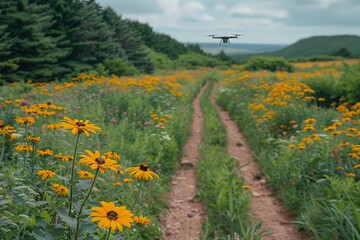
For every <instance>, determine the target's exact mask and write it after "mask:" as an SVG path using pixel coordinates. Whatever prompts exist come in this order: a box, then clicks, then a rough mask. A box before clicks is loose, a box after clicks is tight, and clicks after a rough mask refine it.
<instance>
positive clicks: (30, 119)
mask: <svg viewBox="0 0 360 240" xmlns="http://www.w3.org/2000/svg"><path fill="white" fill-rule="evenodd" d="M15 122H16V123H17V124H19V125H27V126H31V125H33V124H34V123H35V118H33V117H23V118H22V117H18V118H15Z"/></svg>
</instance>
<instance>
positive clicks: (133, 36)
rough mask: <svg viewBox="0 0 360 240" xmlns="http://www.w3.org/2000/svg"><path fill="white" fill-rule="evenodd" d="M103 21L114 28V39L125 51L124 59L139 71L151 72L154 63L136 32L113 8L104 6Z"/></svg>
mask: <svg viewBox="0 0 360 240" xmlns="http://www.w3.org/2000/svg"><path fill="white" fill-rule="evenodd" d="M103 17H104V20H105V22H106V23H107V24H108V25H109V27H110V28H112V29H114V30H115V39H116V41H118V42H119V43H120V44H121V47H122V48H123V50H124V51H125V56H124V58H125V60H127V61H128V62H129V64H130V65H133V66H134V67H136V68H137V69H139V70H140V71H141V72H145V73H151V72H152V71H153V70H154V64H153V63H152V61H151V59H150V58H149V57H148V53H147V52H146V49H145V46H144V43H143V41H142V40H141V38H140V37H139V36H138V34H137V33H136V32H134V31H132V30H131V29H130V27H129V26H128V25H127V23H126V21H124V20H122V19H121V17H120V16H118V15H117V14H116V13H115V12H114V10H112V9H111V8H106V9H105V10H104V12H103Z"/></svg>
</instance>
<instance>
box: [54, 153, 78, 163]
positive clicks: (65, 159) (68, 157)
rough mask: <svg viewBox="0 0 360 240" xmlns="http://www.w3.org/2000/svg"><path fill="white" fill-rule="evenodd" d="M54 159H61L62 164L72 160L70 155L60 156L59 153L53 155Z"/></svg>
mask: <svg viewBox="0 0 360 240" xmlns="http://www.w3.org/2000/svg"><path fill="white" fill-rule="evenodd" d="M54 158H57V159H61V161H63V162H67V161H71V160H73V158H74V157H73V156H71V155H62V154H61V153H59V154H56V155H54Z"/></svg>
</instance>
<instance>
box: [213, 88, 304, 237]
mask: <svg viewBox="0 0 360 240" xmlns="http://www.w3.org/2000/svg"><path fill="white" fill-rule="evenodd" d="M216 88H217V85H215V86H214V88H213V91H212V98H211V101H212V103H213V104H214V105H215V106H216V108H217V111H218V114H219V116H220V118H221V121H222V122H223V123H224V125H225V126H226V134H227V143H228V146H227V150H228V153H229V155H230V156H231V157H233V158H234V159H237V160H238V161H239V162H240V164H241V165H243V164H246V163H248V162H250V163H249V164H247V165H246V166H245V167H243V168H242V169H241V170H240V174H241V176H242V177H243V178H244V179H245V181H246V184H247V185H250V186H251V187H252V189H251V191H252V196H251V204H250V208H251V213H252V214H253V215H254V217H255V219H257V220H259V221H261V222H262V229H267V230H270V232H271V235H270V236H266V237H263V238H262V239H264V240H298V239H305V238H304V236H303V235H302V234H300V233H299V232H298V231H297V230H296V227H295V226H294V224H292V223H291V222H292V221H293V217H292V216H291V215H290V214H289V213H288V212H287V211H286V210H285V209H284V207H283V206H282V205H281V204H280V203H279V202H278V201H277V199H276V198H275V197H273V196H272V190H271V188H270V187H268V186H266V185H265V183H266V179H265V178H263V179H261V180H256V179H255V177H256V176H261V170H260V168H259V166H258V164H257V163H256V162H255V161H254V159H253V156H252V153H251V151H250V150H249V147H248V144H247V141H246V139H245V137H244V136H243V134H242V133H241V131H240V130H239V128H238V127H237V125H236V123H235V122H234V121H233V120H231V118H230V116H229V114H228V112H226V111H225V110H223V109H222V108H221V107H220V106H218V105H217V103H216V101H215V92H216Z"/></svg>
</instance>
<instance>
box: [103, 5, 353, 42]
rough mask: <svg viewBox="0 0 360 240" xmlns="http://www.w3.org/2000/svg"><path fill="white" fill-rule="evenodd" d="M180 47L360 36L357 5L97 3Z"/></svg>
mask: <svg viewBox="0 0 360 240" xmlns="http://www.w3.org/2000/svg"><path fill="white" fill-rule="evenodd" d="M96 1H97V2H98V3H99V4H100V5H102V6H103V7H107V6H110V7H111V8H112V9H114V10H115V11H116V12H117V13H118V14H119V15H121V16H122V17H123V18H127V19H132V20H137V21H140V22H144V23H145V22H146V23H148V24H149V25H150V26H151V27H152V28H153V30H154V31H156V32H159V33H164V34H168V35H170V36H171V37H172V38H175V39H176V40H178V41H180V42H183V43H202V42H216V41H218V39H211V38H210V37H208V35H209V34H219V35H231V34H243V36H241V37H239V38H238V39H234V40H232V43H269V44H292V43H295V42H296V41H298V40H300V39H303V38H308V37H311V36H330V35H339V34H350V35H354V34H355V35H360V17H358V14H359V13H360V0H96Z"/></svg>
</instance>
